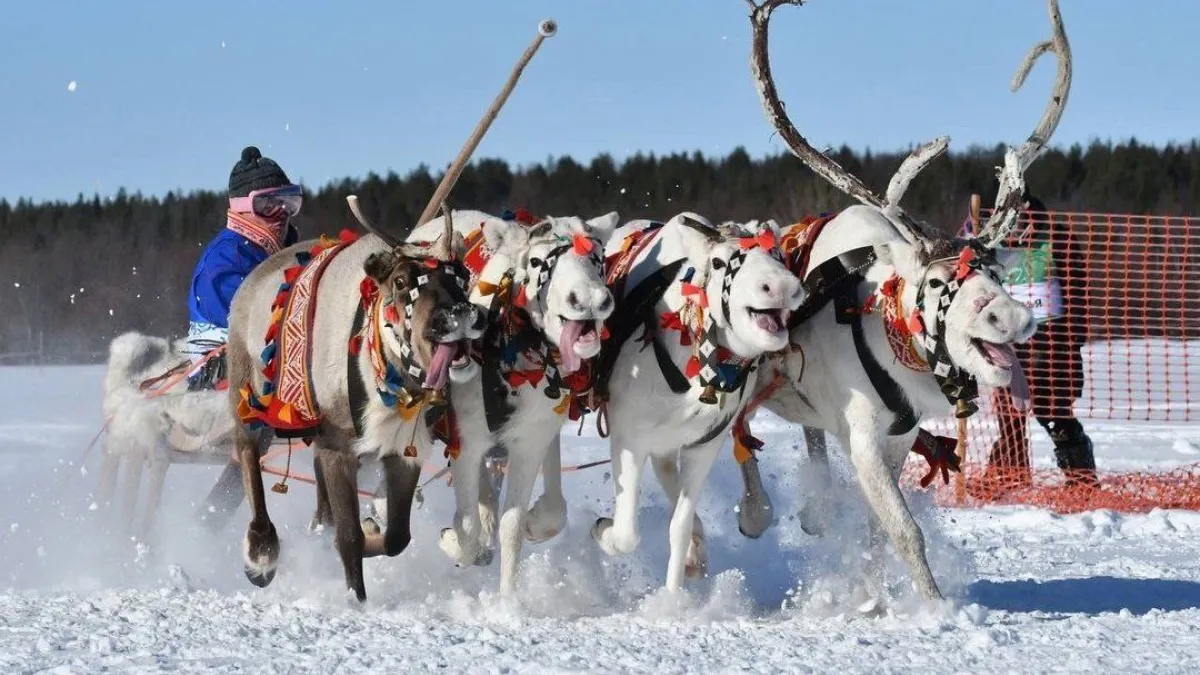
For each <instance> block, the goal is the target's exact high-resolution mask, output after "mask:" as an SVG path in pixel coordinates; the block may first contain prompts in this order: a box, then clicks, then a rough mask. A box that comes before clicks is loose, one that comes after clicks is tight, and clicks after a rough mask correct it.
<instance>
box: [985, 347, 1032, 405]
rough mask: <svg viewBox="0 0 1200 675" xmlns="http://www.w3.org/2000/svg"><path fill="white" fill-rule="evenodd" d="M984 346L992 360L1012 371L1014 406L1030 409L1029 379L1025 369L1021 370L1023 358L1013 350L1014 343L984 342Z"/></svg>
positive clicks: (1009, 386) (1010, 390) (1009, 387)
mask: <svg viewBox="0 0 1200 675" xmlns="http://www.w3.org/2000/svg"><path fill="white" fill-rule="evenodd" d="M983 348H984V349H985V350H986V351H987V353H988V356H990V357H992V362H993V363H995V364H996V365H998V366H1005V367H1007V368H1008V369H1009V371H1011V372H1012V381H1011V382H1009V384H1008V393H1009V396H1011V397H1012V404H1013V407H1014V408H1016V409H1017V410H1019V411H1021V412H1025V411H1026V410H1029V381H1028V380H1026V379H1025V371H1024V370H1021V360H1020V359H1018V358H1017V355H1016V353H1015V352H1013V348H1012V345H997V344H993V343H991V342H984V343H983Z"/></svg>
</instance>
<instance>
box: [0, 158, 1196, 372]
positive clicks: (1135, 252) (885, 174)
mask: <svg viewBox="0 0 1200 675" xmlns="http://www.w3.org/2000/svg"><path fill="white" fill-rule="evenodd" d="M833 157H834V159H836V160H837V161H838V162H839V163H840V164H841V165H842V166H844V167H846V168H847V169H848V170H849V171H850V172H852V173H853V174H855V175H857V176H859V177H860V178H862V179H863V181H864V182H866V184H867V185H869V186H870V187H872V189H874V190H876V191H877V193H879V194H882V192H883V191H884V189H885V188H886V186H887V182H888V180H889V179H890V178H891V176H892V174H893V172H894V171H895V169H896V168H897V167H898V166H899V164H900V162H901V161H902V160H903V158H904V154H903V153H883V154H873V153H869V152H868V153H862V154H856V153H854V152H852V151H851V150H849V149H848V148H842V149H840V150H838V151H837V152H835V153H833ZM1002 160H1003V148H1002V147H1001V146H997V147H994V148H972V149H969V150H966V151H963V152H958V153H952V154H949V155H948V156H947V157H943V158H941V159H938V160H937V161H935V162H934V163H933V164H932V165H931V166H929V167H928V168H927V169H926V170H925V171H924V173H922V175H921V176H920V177H919V178H918V179H917V180H916V181H915V182H914V184H913V185H912V187H911V188H910V190H909V192H908V194H907V196H906V197H905V200H904V207H905V208H906V210H908V211H909V212H910V213H914V214H917V215H919V216H920V217H923V218H924V219H926V220H928V221H929V222H931V223H934V224H936V225H938V226H939V227H943V228H944V229H946V230H947V231H953V230H956V229H957V228H958V227H959V226H960V225H961V223H962V222H963V219H964V218H965V216H966V215H967V208H968V203H969V198H970V195H971V194H972V193H980V194H982V195H983V198H984V204H985V206H986V205H988V204H990V200H992V199H994V196H995V190H996V187H995V167H996V166H998V165H999V164H1001V163H1002ZM223 170H224V169H223V167H218V169H217V170H216V173H218V174H219V173H221V172H222V171H223ZM439 179H440V175H439V174H435V173H432V172H431V171H430V170H429V169H428V168H427V167H421V168H418V169H417V170H415V171H412V172H411V173H409V174H408V175H405V176H400V175H397V174H395V173H390V174H388V175H386V176H379V175H375V174H369V175H368V176H367V177H366V178H363V179H345V180H342V181H339V182H335V183H331V184H329V185H326V186H324V187H321V188H319V189H315V191H314V189H312V188H311V187H309V189H307V190H306V200H305V204H304V208H303V212H302V214H301V215H300V216H298V217H297V219H296V221H295V222H296V224H297V226H298V227H299V228H300V231H301V233H302V236H303V237H305V238H310V237H311V238H315V237H316V236H318V235H319V234H321V233H325V234H331V235H333V234H336V233H337V232H338V231H339V230H341V229H342V228H347V227H350V228H357V224H356V223H355V221H354V220H353V217H352V216H351V215H350V212H349V209H348V208H347V207H346V202H345V197H346V195H348V194H352V193H353V194H357V195H359V198H360V201H361V202H362V203H363V206H364V207H365V211H366V214H367V215H368V217H370V218H372V219H373V220H374V221H375V222H378V223H380V224H381V225H383V226H390V227H396V228H399V227H402V226H404V225H407V224H410V223H411V221H412V220H413V219H414V218H416V217H417V216H418V215H419V212H420V211H421V209H422V208H423V207H424V205H425V203H426V201H427V200H428V198H429V196H430V195H431V194H432V193H433V190H434V188H435V186H436V184H437V181H438V180H439ZM1027 181H1028V183H1029V186H1030V189H1031V190H1032V191H1033V192H1034V194H1036V195H1038V196H1039V197H1041V198H1042V200H1043V201H1045V203H1046V204H1047V206H1048V207H1049V208H1051V209H1053V210H1068V211H1076V212H1102V213H1131V214H1158V215H1176V216H1178V215H1189V214H1195V213H1197V212H1198V210H1197V206H1200V145H1198V144H1197V143H1196V142H1192V143H1191V144H1189V145H1182V146H1180V145H1169V146H1166V147H1163V148H1157V147H1152V146H1146V145H1141V144H1139V143H1137V142H1136V141H1129V142H1125V143H1121V144H1117V145H1113V144H1105V143H1094V144H1092V145H1090V146H1089V147H1087V148H1083V147H1079V146H1075V147H1071V148H1070V149H1067V150H1052V151H1050V152H1048V153H1047V154H1046V155H1045V156H1043V157H1042V158H1041V159H1040V160H1038V162H1037V163H1036V164H1035V165H1034V166H1033V168H1031V170H1030V172H1029V174H1028V176H1027ZM450 201H451V206H452V207H455V208H477V209H480V210H484V211H488V212H491V213H496V214H499V213H500V212H501V211H502V210H503V209H505V208H514V209H515V208H517V207H525V208H527V209H529V210H530V211H531V212H533V213H535V214H552V215H581V216H584V217H592V216H596V215H600V214H603V213H606V212H608V211H612V210H615V211H618V212H619V213H620V215H621V218H622V221H625V220H629V219H633V218H655V219H666V218H669V217H670V216H672V215H674V214H676V213H678V212H680V211H683V210H691V211H695V212H698V213H701V214H703V215H705V216H706V217H708V218H709V219H711V220H713V221H714V222H716V221H721V220H738V221H744V220H749V219H754V218H759V219H765V218H774V219H775V220H777V221H778V222H780V223H781V224H783V223H791V222H795V221H796V220H798V219H800V218H801V217H803V216H805V215H816V214H819V213H822V212H826V211H833V210H837V209H840V208H843V207H845V206H847V205H849V204H850V203H852V202H851V201H850V200H849V199H848V198H847V197H846V196H845V195H843V194H842V193H840V192H838V191H836V190H835V189H833V188H832V187H830V186H829V185H828V184H827V183H826V182H825V181H824V180H822V179H820V178H818V177H816V176H815V175H814V174H813V173H812V172H811V171H809V170H808V169H807V168H806V167H804V166H803V165H802V164H801V163H800V162H799V160H797V159H795V158H794V157H792V156H791V155H788V154H781V155H776V156H771V157H766V158H764V159H758V160H756V159H753V158H751V157H750V156H749V154H747V153H746V152H745V151H744V150H742V149H737V150H734V151H733V152H731V153H730V154H728V155H726V156H724V157H715V158H714V157H705V156H704V155H702V154H700V153H693V154H670V155H662V156H655V155H653V154H639V155H635V156H633V157H631V158H629V159H627V160H625V161H621V162H617V161H614V160H613V158H612V157H610V156H608V155H600V156H598V157H596V158H594V159H592V160H591V161H590V162H589V163H587V164H581V163H579V162H577V161H575V160H573V159H571V158H561V159H551V160H548V161H547V162H545V163H543V164H540V165H535V166H531V167H524V168H514V167H511V166H509V165H508V163H506V162H505V161H503V160H498V159H481V160H478V161H476V162H474V163H472V164H471V165H470V166H469V167H468V168H467V169H466V170H465V171H464V173H463V175H462V177H461V178H460V179H459V181H458V184H457V187H456V188H455V190H454V192H453V194H452V196H451V200H450ZM225 207H226V200H225V196H224V194H223V193H219V192H210V191H199V192H192V193H189V194H178V193H168V194H167V195H165V196H164V197H161V198H159V197H143V196H142V195H141V194H140V193H135V194H129V193H127V192H126V191H124V190H121V191H119V192H118V193H117V194H116V195H115V196H114V197H111V198H106V199H101V198H99V197H98V196H95V197H91V198H87V197H84V196H83V195H80V197H79V198H78V199H77V200H76V201H75V202H73V203H66V202H51V203H37V204H35V203H32V202H30V201H29V200H24V199H22V200H19V201H17V202H16V203H15V204H12V203H9V202H7V201H0V317H3V320H0V357H2V358H3V359H4V360H5V362H9V363H12V362H32V361H37V360H41V361H48V362H67V361H70V362H81V361H98V360H102V359H103V358H104V356H105V352H106V350H107V345H108V342H109V341H110V340H111V339H112V338H113V337H115V336H117V335H119V334H120V333H122V332H124V331H126V330H130V329H136V330H139V331H142V332H146V333H150V334H154V335H160V336H164V337H178V336H182V335H184V334H186V326H187V310H186V293H187V288H188V284H189V281H190V278H191V272H192V267H193V265H194V264H195V261H196V258H197V256H198V255H199V253H200V250H201V248H202V247H203V246H204V245H205V243H206V242H207V241H208V240H209V239H210V238H211V237H212V235H213V234H214V233H216V232H217V231H218V229H219V228H221V227H223V226H224V211H225ZM1086 228H1087V229H1089V230H1090V231H1089V232H1087V233H1085V234H1086V236H1088V237H1090V238H1099V239H1103V240H1105V241H1107V242H1110V243H1111V244H1112V245H1114V246H1117V247H1118V251H1114V252H1111V253H1110V254H1108V255H1107V258H1106V261H1104V263H1103V264H1097V269H1096V270H1095V274H1096V275H1097V276H1099V277H1107V279H1108V282H1107V285H1106V283H1104V282H1103V279H1102V280H1101V283H1099V284H1098V285H1097V288H1101V289H1107V290H1106V291H1105V292H1104V293H1100V292H1097V294H1096V295H1097V297H1096V298H1095V299H1093V300H1092V301H1089V303H1090V302H1093V301H1094V302H1095V306H1096V308H1100V309H1096V311H1095V312H1090V311H1089V314H1093V313H1094V314H1096V315H1097V316H1101V315H1102V316H1101V319H1102V320H1100V321H1098V322H1097V324H1096V325H1094V326H1093V327H1092V336H1093V337H1105V336H1108V335H1119V336H1126V335H1128V336H1166V337H1174V338H1179V337H1197V336H1198V335H1197V334H1198V333H1200V326H1197V325H1195V324H1196V323H1197V319H1195V318H1194V317H1193V318H1191V319H1183V318H1181V317H1182V316H1183V315H1182V308H1183V307H1184V306H1185V305H1186V304H1187V303H1184V302H1183V298H1184V297H1194V294H1195V293H1196V292H1197V291H1200V275H1198V274H1197V273H1196V272H1193V271H1191V270H1190V269H1189V262H1190V261H1189V260H1188V253H1189V250H1188V249H1189V246H1190V249H1191V251H1192V256H1193V257H1194V256H1197V255H1200V254H1197V253H1196V252H1195V251H1197V250H1198V248H1197V244H1196V242H1197V241H1200V232H1194V231H1189V230H1191V228H1190V227H1186V226H1172V227H1170V228H1165V229H1164V231H1163V232H1162V233H1159V234H1160V235H1165V236H1156V237H1154V243H1155V244H1156V245H1147V244H1146V242H1145V240H1144V235H1140V234H1138V233H1139V232H1142V231H1143V230H1139V229H1138V227H1137V226H1136V224H1131V223H1129V222H1118V223H1107V222H1095V223H1090V224H1087V225H1086ZM1159 242H1161V243H1162V245H1163V248H1162V249H1161V250H1159V248H1158V247H1157V244H1158V243H1159ZM1101 268H1102V269H1101ZM1129 278H1132V281H1130V280H1129ZM1130 284H1132V286H1131V285H1130ZM1101 295H1108V296H1110V299H1109V300H1108V301H1107V303H1106V301H1105V299H1104V298H1102V297H1100V296H1101ZM1111 298H1125V299H1124V300H1120V299H1118V300H1115V301H1114V300H1112V299H1111ZM1114 303H1115V304H1114ZM1101 309H1102V310H1103V311H1101ZM1101 324H1103V325H1101Z"/></svg>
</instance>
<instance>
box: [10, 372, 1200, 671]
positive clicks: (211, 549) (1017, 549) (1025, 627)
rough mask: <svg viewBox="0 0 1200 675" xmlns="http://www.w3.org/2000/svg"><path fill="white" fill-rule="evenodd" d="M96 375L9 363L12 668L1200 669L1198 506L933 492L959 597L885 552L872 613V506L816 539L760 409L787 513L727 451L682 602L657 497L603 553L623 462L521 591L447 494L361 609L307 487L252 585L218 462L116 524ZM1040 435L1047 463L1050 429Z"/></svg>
mask: <svg viewBox="0 0 1200 675" xmlns="http://www.w3.org/2000/svg"><path fill="white" fill-rule="evenodd" d="M102 378H103V368H101V367H46V368H0V509H2V510H0V525H3V526H2V527H0V672H5V673H9V672H13V673H16V672H22V673H24V672H53V673H92V672H135V673H165V672H214V673H283V672H288V673H294V672H338V673H356V672H397V673H415V672H426V671H434V670H436V671H439V672H472V673H475V672H487V673H568V672H570V673H574V672H595V673H609V672H630V673H655V674H656V675H657V674H667V673H685V672H704V673H759V672H761V673H777V672H838V673H859V672H910V671H920V672H925V673H960V672H970V673H990V672H1048V671H1055V672H1059V671H1063V672H1084V671H1103V672H1122V671H1130V672H1135V671H1136V672H1145V671H1154V672H1164V673H1166V672H1196V671H1197V670H1198V669H1200V514H1198V513H1193V512H1185V511H1167V510H1159V511H1154V512H1151V513H1149V514H1145V515H1125V514H1120V513H1115V512H1109V511H1094V512H1089V513H1083V514H1077V515H1071V516H1060V515H1055V514H1052V513H1049V512H1045V511H1040V510H1035V509H1029V508H1022V507H992V508H984V509H977V510H964V509H943V508H938V507H936V506H934V505H933V503H932V499H931V497H930V496H929V495H927V494H925V493H920V492H913V493H910V494H909V501H910V505H911V507H912V509H913V511H914V513H915V514H916V515H917V517H918V519H919V521H920V522H921V524H922V527H923V528H924V530H925V535H926V539H927V542H928V547H929V558H930V563H931V565H932V567H933V570H934V574H935V575H936V577H937V579H938V581H939V583H940V584H941V586H942V588H943V591H944V592H945V593H946V594H947V596H948V598H949V600H948V601H947V602H946V603H941V604H930V603H925V602H922V601H919V600H918V599H916V598H915V597H913V594H912V592H911V590H909V589H908V585H907V583H906V582H905V579H906V578H907V577H906V572H905V570H904V569H903V567H902V566H901V565H900V563H898V562H897V561H895V560H890V561H889V563H888V569H889V591H890V593H889V598H888V602H887V604H886V605H885V606H884V607H883V612H882V615H873V614H867V613H864V612H860V611H859V609H860V607H862V606H863V605H864V603H865V602H866V601H867V599H868V598H867V597H866V596H865V595H863V594H862V592H861V588H860V587H859V585H858V583H857V581H858V579H859V577H858V572H859V570H861V569H862V567H863V566H864V564H865V561H864V560H863V557H862V556H863V551H864V545H863V543H864V542H863V539H864V535H865V524H864V523H865V520H864V519H865V511H864V509H863V506H862V504H861V499H859V498H858V497H857V495H856V494H855V493H854V492H853V490H854V488H853V486H851V485H843V486H842V487H841V489H840V491H839V492H838V494H837V499H838V509H837V513H838V520H837V532H836V533H835V534H833V535H830V536H827V537H825V538H816V537H812V536H809V535H807V534H805V533H803V532H802V531H801V529H800V527H799V523H798V522H797V521H796V520H795V517H794V514H795V513H797V512H798V511H799V507H800V506H801V505H802V494H801V490H800V487H801V486H802V484H803V481H804V478H805V465H804V460H803V457H802V453H799V452H796V451H795V450H793V449H792V448H793V447H794V446H795V445H797V444H802V436H801V434H800V432H799V429H797V428H795V427H792V426H790V425H787V424H785V423H783V422H782V421H781V420H779V419H777V418H771V417H769V416H768V415H767V414H765V413H764V414H761V415H760V416H759V417H758V418H757V419H756V429H761V431H762V433H761V435H762V437H763V438H764V440H766V441H767V443H768V450H767V452H766V453H765V454H764V455H763V472H764V479H765V481H766V482H767V485H768V487H769V488H770V489H771V490H772V496H773V498H774V501H775V506H776V509H777V511H778V513H779V514H780V522H779V523H778V524H777V525H776V526H775V527H773V528H772V529H771V530H769V531H768V532H767V533H766V534H765V535H764V536H763V538H762V539H760V540H749V539H745V538H743V537H741V536H740V535H739V534H738V532H737V525H736V521H735V518H734V514H733V506H734V504H735V503H736V501H737V497H738V495H739V490H738V486H739V482H738V472H737V468H736V466H735V464H734V462H733V461H732V458H731V457H730V455H729V454H725V455H723V458H722V460H720V461H719V462H718V465H717V466H716V467H715V469H714V475H713V477H712V480H711V482H710V486H709V488H708V491H707V492H706V494H705V496H704V498H703V500H702V502H701V505H700V514H701V516H702V517H703V518H704V523H705V528H706V531H707V534H708V542H709V545H708V547H709V553H710V573H711V576H710V577H709V578H707V579H704V580H701V581H699V582H697V583H695V584H693V586H692V587H690V589H689V591H688V592H687V593H686V594H685V595H683V596H681V597H679V598H673V597H670V596H669V595H667V594H665V593H663V592H662V591H660V590H659V589H658V587H659V586H660V585H661V583H662V580H663V579H662V575H663V572H664V569H665V563H666V555H667V550H666V517H667V507H666V505H665V503H664V501H663V499H662V497H661V495H660V491H659V490H658V489H657V488H656V487H654V488H652V489H650V490H648V491H647V493H646V499H647V500H648V502H647V503H646V504H645V506H644V512H643V513H644V515H643V517H642V533H643V536H642V543H641V547H640V548H639V550H638V551H637V552H636V553H635V554H633V555H631V556H628V557H625V558H616V559H610V558H606V557H605V556H604V555H603V554H602V553H601V552H600V551H599V550H598V548H597V547H596V545H595V544H594V543H593V542H592V540H591V538H590V536H589V534H588V528H589V525H590V524H591V522H592V521H593V520H594V519H595V518H596V517H597V516H598V515H602V514H603V515H607V512H608V511H609V509H610V505H611V501H612V492H611V483H610V482H609V481H610V477H609V476H608V474H607V467H603V466H602V467H598V468H595V469H590V470H586V471H581V472H577V473H569V474H566V475H565V476H564V487H565V490H566V493H567V495H568V499H569V500H570V521H569V524H568V528H567V530H566V531H565V532H564V533H563V534H561V535H560V536H559V537H557V538H556V539H554V540H552V541H550V542H547V543H545V544H540V545H528V546H526V555H525V560H524V562H523V567H522V572H521V589H522V590H521V593H520V597H519V599H518V601H517V602H508V601H504V600H502V599H500V598H499V597H497V595H496V592H495V591H496V588H497V583H498V569H497V567H498V565H496V564H493V565H492V566H491V567H487V568H471V569H459V568H456V567H454V566H453V564H452V563H450V562H449V561H448V560H447V559H446V558H445V557H444V556H443V554H442V553H441V552H440V551H439V550H438V547H437V545H436V535H437V532H438V531H439V530H440V529H441V527H443V526H445V525H447V524H449V522H450V519H451V515H452V513H453V503H452V494H451V491H450V490H449V489H447V488H446V487H445V484H444V481H438V482H435V483H434V484H431V485H430V486H429V487H428V488H426V490H425V503H424V506H423V507H422V508H421V509H419V510H417V511H415V513H414V517H413V519H414V524H413V528H414V541H413V544H412V546H411V547H410V548H409V549H408V550H407V551H405V552H404V553H403V554H402V555H400V556H398V557H396V558H391V559H388V558H382V559H371V560H368V561H366V574H367V593H368V601H367V603H366V604H365V605H364V606H361V607H359V606H357V604H356V603H354V602H352V601H350V600H348V599H347V596H346V594H345V592H344V591H343V584H342V579H341V566H340V563H339V562H338V560H337V556H336V554H335V552H334V551H333V548H332V542H331V538H330V535H329V534H328V533H325V534H321V535H313V534H309V533H307V532H306V531H305V529H304V525H305V523H306V522H307V520H308V517H309V515H310V512H311V509H312V508H313V505H314V497H313V492H312V488H311V487H310V486H307V485H304V484H302V483H297V484H294V485H293V489H292V490H291V491H290V492H289V493H288V494H286V495H279V494H275V493H273V492H270V491H268V492H267V495H268V500H269V501H268V503H269V506H270V508H271V513H272V516H273V518H274V520H275V523H276V526H277V527H278V528H279V532H280V536H281V538H282V544H283V553H282V558H281V565H280V571H279V574H278V577H277V578H276V579H275V581H274V583H273V584H272V585H271V586H269V587H268V588H266V589H257V588H254V587H252V586H251V585H250V584H249V583H248V582H247V581H246V580H245V578H244V577H243V576H242V571H241V555H240V545H241V535H242V532H243V529H244V527H245V525H246V522H247V519H248V516H247V511H246V509H245V507H244V506H243V507H242V508H241V509H240V510H239V511H238V513H237V514H236V515H235V516H234V517H233V519H232V522H231V523H230V524H229V526H228V527H227V528H225V529H224V530H222V531H220V532H219V533H217V534H215V535H210V534H208V533H207V531H206V530H205V529H204V528H203V527H201V526H199V525H198V524H197V516H196V513H195V509H196V505H197V504H199V503H200V501H201V500H202V499H203V497H204V495H205V494H206V493H207V490H208V489H209V488H210V487H211V485H212V483H213V481H214V480H215V478H216V475H217V473H218V471H219V467H216V466H211V467H207V466H195V465H187V466H182V465H180V466H175V467H172V469H171V472H170V474H169V475H168V478H167V490H166V495H165V497H164V504H163V508H162V511H161V512H160V514H161V515H160V520H159V527H158V529H157V531H156V535H157V538H156V539H155V540H154V541H152V542H151V543H152V545H151V546H146V545H144V544H139V543H137V542H134V541H132V540H130V539H129V538H128V537H126V536H122V535H118V534H116V533H114V532H111V531H109V524H108V523H109V520H108V519H109V518H111V514H109V513H106V512H105V511H103V510H99V509H95V508H94V497H93V495H92V494H91V493H92V491H93V489H94V488H95V480H96V471H95V467H96V459H97V457H96V455H97V452H96V451H95V450H93V451H92V452H91V454H90V455H89V456H88V457H87V458H86V461H82V462H81V458H82V457H83V453H84V451H85V448H86V447H87V445H88V442H89V441H90V440H91V439H92V437H93V436H94V435H95V433H96V431H97V429H99V427H100V424H101V420H100V388H101V381H102ZM1172 403H1173V404H1174V401H1172ZM1087 425H1088V429H1089V431H1090V432H1091V433H1092V435H1093V437H1094V441H1095V443H1096V453H1097V462H1098V464H1099V467H1100V469H1101V470H1102V471H1103V470H1105V469H1114V468H1155V469H1162V468H1167V467H1170V466H1178V465H1181V464H1187V463H1190V462H1193V461H1196V460H1195V454H1196V448H1197V447H1198V446H1200V425H1198V424H1197V423H1194V422H1191V423H1180V422H1147V421H1116V422H1111V421H1090V420H1089V421H1088V422H1087ZM563 435H564V448H565V449H564V452H565V453H566V455H567V456H566V457H565V458H564V462H565V463H567V464H574V463H578V462H585V461H589V460H592V459H597V458H602V457H605V456H606V454H607V451H606V444H605V441H603V440H602V439H599V438H597V437H596V435H595V431H594V428H592V426H591V425H588V426H586V427H585V429H584V431H583V435H582V436H581V437H577V436H576V430H575V428H574V427H569V428H564V430H563ZM1033 435H1034V437H1035V439H1036V445H1035V452H1036V453H1037V459H1038V463H1039V464H1041V465H1047V464H1049V463H1050V460H1049V459H1048V455H1049V450H1048V448H1049V446H1048V443H1047V441H1046V440H1045V439H1044V438H1042V436H1044V434H1042V433H1041V432H1040V430H1038V431H1036V432H1035V433H1034V434H1033ZM833 452H834V454H835V455H836V457H837V460H836V464H837V466H836V468H838V469H839V474H840V473H844V469H845V462H844V461H843V460H841V458H840V454H838V452H837V451H836V449H835V450H834V451H833ZM310 462H311V458H310V457H309V456H308V455H307V453H301V454H299V455H297V456H296V458H295V459H294V465H295V466H298V468H300V469H301V470H304V471H308V470H310V469H311V464H310ZM435 468H436V467H435ZM648 480H652V479H648ZM370 484H371V485H374V483H373V482H371V483H370ZM865 609H869V606H868V607H865Z"/></svg>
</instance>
